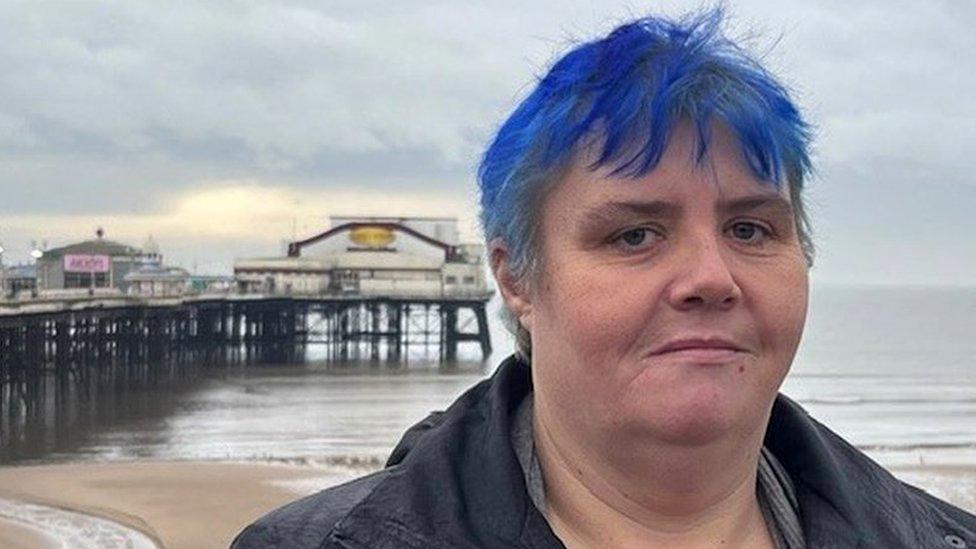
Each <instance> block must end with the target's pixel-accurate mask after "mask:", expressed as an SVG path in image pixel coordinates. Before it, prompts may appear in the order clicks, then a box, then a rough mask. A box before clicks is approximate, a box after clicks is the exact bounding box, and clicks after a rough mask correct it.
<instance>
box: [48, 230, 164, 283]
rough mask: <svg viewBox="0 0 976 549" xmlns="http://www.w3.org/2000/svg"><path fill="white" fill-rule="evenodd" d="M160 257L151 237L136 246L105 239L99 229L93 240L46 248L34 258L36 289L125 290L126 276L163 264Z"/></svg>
mask: <svg viewBox="0 0 976 549" xmlns="http://www.w3.org/2000/svg"><path fill="white" fill-rule="evenodd" d="M162 261H163V257H162V255H161V254H160V253H159V250H158V247H156V245H155V242H153V241H152V239H151V238H150V239H149V240H148V241H147V245H146V246H145V247H144V248H137V247H135V246H129V245H126V244H122V243H119V242H114V241H112V240H108V239H106V238H105V235H104V232H103V231H102V230H101V229H99V230H98V231H97V232H96V238H95V239H94V240H85V241H83V242H77V243H74V244H69V245H67V246H62V247H60V248H54V249H51V250H45V251H43V252H42V254H41V255H40V257H38V258H37V263H36V269H37V289H38V291H40V292H45V291H47V290H69V289H99V288H113V289H118V290H119V291H121V292H123V293H124V292H125V291H126V290H127V288H128V283H127V282H126V280H125V276H126V275H127V274H129V273H130V272H133V271H136V270H138V269H139V268H141V267H143V266H145V265H157V266H159V265H162Z"/></svg>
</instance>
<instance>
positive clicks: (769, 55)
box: [0, 0, 976, 284]
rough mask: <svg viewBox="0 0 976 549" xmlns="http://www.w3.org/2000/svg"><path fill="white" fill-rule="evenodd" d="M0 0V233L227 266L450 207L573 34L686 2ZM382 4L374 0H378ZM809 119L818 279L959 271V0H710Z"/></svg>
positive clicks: (971, 273)
mask: <svg viewBox="0 0 976 549" xmlns="http://www.w3.org/2000/svg"><path fill="white" fill-rule="evenodd" d="M529 4H530V6H529V7H527V6H526V2H524V1H520V2H503V1H493V2H484V3H479V2H471V1H466V2H458V1H445V2H418V1H412V0H401V1H400V2H395V3H393V2H367V1H363V0H356V1H347V0H338V1H337V0H331V1H329V2H312V1H309V2H291V3H285V2H279V3H275V4H274V5H272V4H271V3H268V2H253V3H252V2H230V1H228V2H214V3H208V4H207V5H198V4H196V3H184V2H158V1H156V2H140V1H135V0H124V1H119V2H109V1H99V2H13V1H8V2H3V3H2V4H0V36H2V37H3V40H2V41H0V243H2V244H3V245H4V247H5V248H6V249H7V253H6V254H5V256H4V261H5V263H6V264H10V263H11V262H13V263H17V262H22V261H26V260H27V258H28V255H27V254H28V252H29V250H30V245H31V241H32V240H36V241H38V242H42V241H47V242H48V245H49V246H50V247H54V246H58V245H63V244H67V243H70V242H74V241H78V240H82V239H85V238H90V237H92V236H93V235H94V231H95V228H96V227H99V226H101V227H104V229H105V232H106V237H107V238H110V239H113V240H118V241H122V242H126V243H130V244H135V245H141V244H142V242H143V241H144V240H145V239H146V237H147V236H148V235H149V234H152V235H153V236H154V238H155V239H156V240H157V241H158V242H159V243H160V246H161V248H162V252H163V254H164V255H165V257H166V259H167V262H168V263H171V264H174V265H182V266H184V267H187V268H193V267H194V266H195V267H196V269H197V271H198V272H208V273H220V272H227V273H229V272H230V267H231V264H232V261H233V258H234V257H235V256H237V257H247V256H266V255H274V254H277V253H278V252H279V251H280V247H281V242H282V240H287V239H291V238H292V237H293V235H295V236H298V237H299V238H302V237H307V236H310V235H312V234H314V233H316V232H318V231H320V230H322V229H324V228H325V220H326V218H327V216H328V215H330V214H344V215H350V214H360V213H361V214H393V215H437V216H443V215H458V216H460V218H461V220H462V226H463V231H464V234H465V235H466V236H467V237H468V238H469V239H475V238H477V237H478V235H477V227H476V224H475V222H474V219H475V215H476V212H475V209H474V204H475V197H476V192H475V182H474V177H473V173H474V167H475V165H476V162H477V159H478V156H479V154H480V152H481V150H482V147H483V146H484V143H485V142H486V140H487V139H488V138H489V136H490V135H491V133H492V131H493V130H494V128H495V127H496V125H497V124H498V123H499V122H500V120H501V119H502V117H503V116H504V115H505V114H506V113H507V112H508V111H509V110H510V109H511V108H512V107H513V105H514V104H515V102H516V101H517V100H518V99H519V98H521V97H523V96H524V94H525V93H526V90H527V89H528V88H529V87H530V86H531V85H532V82H533V80H534V79H535V78H536V77H537V76H538V75H539V74H540V73H541V72H542V71H543V70H544V68H545V66H546V64H547V63H548V62H549V61H550V60H551V59H552V58H553V56H554V55H556V54H557V53H559V52H560V51H564V50H565V48H566V47H567V46H569V45H570V44H571V43H572V41H573V40H578V39H588V38H593V37H595V36H598V35H599V34H601V33H605V32H606V31H607V30H609V29H610V28H612V27H613V26H614V25H615V24H616V23H619V22H620V21H622V20H623V19H625V18H627V17H630V16H635V15H640V14H643V13H646V12H647V11H648V10H650V9H655V10H661V11H663V12H664V13H669V14H677V13H681V12H683V11H684V10H687V9H691V8H694V7H696V6H698V5H699V4H698V3H697V2H695V3H692V2H654V3H646V4H645V3H638V2H627V3H624V2H614V1H596V0H594V1H589V2H584V1H576V2H572V1H564V2H550V1H540V2H530V3H529ZM391 6H392V7H391ZM728 7H729V12H730V14H731V21H730V31H731V34H733V35H734V36H753V37H754V38H753V39H751V41H750V43H751V44H752V48H753V50H754V51H757V52H760V53H761V55H762V57H763V59H764V60H765V62H766V63H767V65H768V66H770V67H771V68H772V69H773V71H774V72H776V73H777V74H779V75H780V76H781V77H782V79H783V80H784V81H785V82H786V83H787V84H788V86H789V87H790V88H791V89H792V90H793V91H794V93H795V97H796V99H797V100H798V102H799V103H800V105H801V106H802V107H803V109H804V110H805V112H806V114H807V117H808V118H809V119H810V121H811V122H813V123H814V124H815V126H816V127H817V136H818V137H817V142H816V163H817V167H818V176H817V178H816V179H815V180H814V181H813V182H812V183H811V187H810V194H809V200H810V202H811V207H810V209H811V212H812V216H813V220H814V225H815V229H816V235H815V237H816V241H817V243H818V247H819V256H818V260H817V265H816V266H815V268H814V271H813V276H814V280H815V281H819V282H841V283H843V282H866V283H917V284H932V283H934V284H976V243H974V237H973V235H974V234H976V215H973V213H972V209H973V208H974V207H976V178H974V177H973V175H972V174H973V168H972V167H971V164H972V162H973V157H974V155H976V123H974V121H976V95H974V90H976V70H974V69H976V64H974V62H973V52H976V33H973V32H972V30H971V29H972V26H973V24H974V23H976V3H974V2H972V1H970V0H941V1H940V0H928V1H925V2H919V1H913V2H895V1H891V0H884V1H880V0H875V1H871V0H859V1H857V2H849V1H839V0H837V1H834V0H816V1H789V0H785V1H784V0H778V1H771V0H770V1H761V0H752V1H741V2H729V3H728Z"/></svg>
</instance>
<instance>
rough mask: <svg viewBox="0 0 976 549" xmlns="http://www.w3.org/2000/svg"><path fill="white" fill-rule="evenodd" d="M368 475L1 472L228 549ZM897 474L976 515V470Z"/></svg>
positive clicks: (214, 470) (269, 469) (2, 491)
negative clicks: (280, 513) (241, 535)
mask: <svg viewBox="0 0 976 549" xmlns="http://www.w3.org/2000/svg"><path fill="white" fill-rule="evenodd" d="M367 470H368V468H366V467H363V468H361V470H350V469H349V468H335V469H331V470H330V469H327V468H320V467H314V468H313V467H304V466H290V465H279V464H252V463H224V462H146V463H143V462H138V463H95V464H91V463H88V464H65V465H41V466H28V467H3V468H0V498H6V499H11V500H18V501H27V502H35V503H40V504H44V505H49V506H53V507H60V508H64V509H70V510H74V511H79V512H82V513H87V514H90V515H95V516H98V517H103V518H107V519H110V520H113V521H115V522H118V523H120V524H122V525H125V526H128V527H131V528H135V529H137V530H139V531H141V532H142V533H144V534H146V535H147V536H149V537H150V538H152V539H154V540H156V541H157V543H159V544H160V545H161V546H163V547H166V548H171V549H181V548H187V549H190V548H194V549H195V548H209V547H215V548H216V547H221V548H223V547H227V546H228V545H229V544H230V542H231V540H233V538H234V536H235V535H236V534H237V532H239V531H240V530H241V528H243V527H244V526H246V525H247V524H249V523H250V522H251V521H253V520H254V519H256V518H258V517H260V516H261V515H263V514H264V513H266V512H267V511H269V510H271V509H273V508H275V507H278V506H279V505H282V504H284V503H287V502H289V501H292V500H295V499H297V498H298V497H301V496H302V495H305V494H309V493H313V492H315V491H317V490H319V489H322V488H325V487H327V486H330V485H333V484H337V483H339V482H343V481H345V480H347V479H349V478H351V477H352V476H356V475H358V474H362V473H365V472H366V471H367ZM891 470H892V472H893V473H894V474H895V475H896V476H899V477H900V478H902V479H903V480H906V481H908V482H910V483H912V484H915V485H917V486H920V487H922V488H924V489H926V490H928V491H930V492H932V493H933V494H935V495H937V496H938V497H941V498H944V499H947V500H949V501H951V502H952V503H954V504H955V505H958V506H960V507H963V508H965V509H967V510H969V511H970V512H974V513H976V465H925V466H919V465H903V466H895V467H892V468H891ZM18 544H19V545H18ZM51 544H52V540H51V539H50V538H45V536H44V535H43V534H42V533H39V532H37V531H34V530H30V529H25V528H24V526H23V525H22V524H21V523H17V522H12V521H6V520H2V519H0V546H2V547H5V548H6V547H12V548H18V547H32V548H33V547H37V548H45V547H49V546H52V545H51ZM54 546H57V545H54Z"/></svg>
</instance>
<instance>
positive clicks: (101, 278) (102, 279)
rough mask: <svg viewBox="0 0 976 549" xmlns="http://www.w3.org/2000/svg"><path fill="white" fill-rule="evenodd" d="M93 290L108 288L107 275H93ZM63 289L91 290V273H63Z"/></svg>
mask: <svg viewBox="0 0 976 549" xmlns="http://www.w3.org/2000/svg"><path fill="white" fill-rule="evenodd" d="M94 274H95V284H94V287H95V288H107V287H108V273H94ZM64 287H65V288H91V287H92V273H64Z"/></svg>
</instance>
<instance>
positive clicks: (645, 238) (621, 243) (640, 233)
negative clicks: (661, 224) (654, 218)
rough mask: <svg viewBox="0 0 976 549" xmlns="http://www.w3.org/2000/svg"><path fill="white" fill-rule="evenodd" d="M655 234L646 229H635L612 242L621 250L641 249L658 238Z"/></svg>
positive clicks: (623, 233) (625, 232)
mask: <svg viewBox="0 0 976 549" xmlns="http://www.w3.org/2000/svg"><path fill="white" fill-rule="evenodd" d="M659 236H660V235H658V233H657V232H655V231H654V230H652V229H649V228H647V227H635V228H633V229H627V230H626V231H624V232H622V233H620V234H618V235H617V236H616V237H614V239H613V242H614V244H616V245H617V247H619V248H621V249H623V250H625V251H626V250H634V249H641V248H644V247H646V246H648V245H649V244H652V243H653V241H654V239H655V238H657V237H659Z"/></svg>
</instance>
